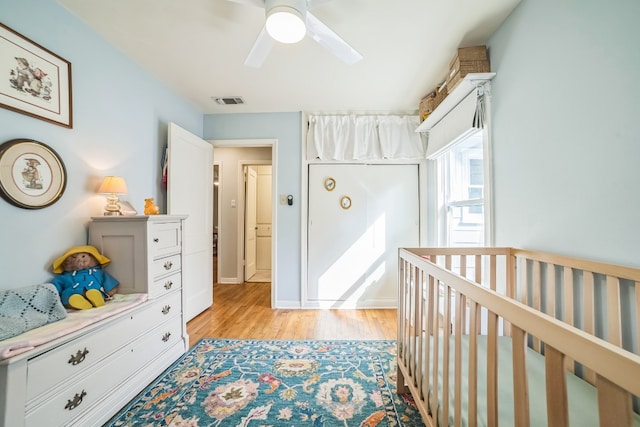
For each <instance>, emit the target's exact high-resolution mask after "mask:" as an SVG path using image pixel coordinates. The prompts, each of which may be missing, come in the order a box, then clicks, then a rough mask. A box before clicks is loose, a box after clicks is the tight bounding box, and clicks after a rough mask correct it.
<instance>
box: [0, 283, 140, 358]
mask: <svg viewBox="0 0 640 427" xmlns="http://www.w3.org/2000/svg"><path fill="white" fill-rule="evenodd" d="M146 300H147V294H116V295H114V298H113V299H112V300H111V301H107V303H106V304H105V305H104V306H102V307H96V308H92V309H90V310H68V314H67V317H66V318H64V319H62V320H59V321H57V322H53V323H49V324H46V325H44V326H40V327H39V328H35V329H32V330H30V331H27V332H25V333H23V334H20V335H17V336H15V337H12V338H9V339H6V340H4V341H0V361H1V360H4V359H8V358H10V357H13V356H15V355H17V354H21V353H25V352H27V351H29V350H31V349H33V348H35V347H37V346H40V345H42V344H45V343H47V342H49V341H53V340H55V339H57V338H60V337H62V336H64V335H67V334H70V333H72V332H75V331H77V330H79V329H82V328H84V327H86V326H89V325H91V324H93V323H96V322H99V321H101V320H103V319H106V318H107V317H111V316H113V315H115V314H118V313H121V312H123V311H125V310H128V309H130V308H131V307H134V306H136V305H138V304H141V303H143V302H145V301H146Z"/></svg>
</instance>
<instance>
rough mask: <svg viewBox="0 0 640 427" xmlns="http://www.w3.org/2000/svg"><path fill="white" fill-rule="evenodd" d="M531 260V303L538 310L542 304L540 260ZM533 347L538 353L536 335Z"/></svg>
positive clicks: (538, 343)
mask: <svg viewBox="0 0 640 427" xmlns="http://www.w3.org/2000/svg"><path fill="white" fill-rule="evenodd" d="M531 262H532V269H533V272H532V281H531V287H532V289H531V300H532V301H531V303H532V307H533V308H535V309H536V310H538V311H542V310H541V305H542V296H541V295H540V287H539V285H540V283H541V282H540V280H541V275H540V262H539V261H531ZM533 349H534V350H535V351H537V352H538V353H540V340H539V339H538V338H537V337H533Z"/></svg>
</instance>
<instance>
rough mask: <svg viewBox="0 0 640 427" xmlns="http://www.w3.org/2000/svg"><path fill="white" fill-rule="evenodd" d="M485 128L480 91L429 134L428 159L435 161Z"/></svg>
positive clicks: (443, 119) (459, 105) (465, 100)
mask: <svg viewBox="0 0 640 427" xmlns="http://www.w3.org/2000/svg"><path fill="white" fill-rule="evenodd" d="M483 126H484V102H483V99H482V96H480V97H479V95H478V89H474V90H472V91H471V93H470V94H469V95H467V97H466V98H464V99H463V100H462V101H460V103H459V104H458V105H456V106H455V107H454V108H453V109H452V110H451V111H450V112H449V113H447V115H446V116H444V117H443V118H442V120H440V121H439V122H438V123H436V124H435V125H434V126H433V127H432V128H431V129H430V130H429V132H428V139H427V141H428V143H427V158H428V159H434V158H436V157H438V156H439V155H441V154H442V153H443V152H444V151H445V150H447V149H448V148H450V147H452V146H453V145H455V144H456V143H457V142H458V141H462V140H464V139H466V138H468V137H470V136H471V135H473V134H474V133H476V132H477V131H478V130H480V129H481V128H482V127H483Z"/></svg>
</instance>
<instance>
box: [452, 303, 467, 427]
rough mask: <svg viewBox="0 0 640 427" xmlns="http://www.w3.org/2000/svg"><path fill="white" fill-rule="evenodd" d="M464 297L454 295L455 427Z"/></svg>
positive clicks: (459, 394)
mask: <svg viewBox="0 0 640 427" xmlns="http://www.w3.org/2000/svg"><path fill="white" fill-rule="evenodd" d="M465 301H466V297H465V296H464V295H462V294H457V295H456V321H455V325H456V328H455V361H454V363H455V367H454V373H455V374H454V391H453V396H454V405H455V407H454V419H455V427H460V426H461V425H462V333H463V331H462V327H463V326H462V325H463V323H462V312H463V311H464V308H463V307H465V306H466V303H465Z"/></svg>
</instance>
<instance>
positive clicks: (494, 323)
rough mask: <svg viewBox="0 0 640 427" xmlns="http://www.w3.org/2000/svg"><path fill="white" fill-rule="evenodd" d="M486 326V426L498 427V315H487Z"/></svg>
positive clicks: (490, 313)
mask: <svg viewBox="0 0 640 427" xmlns="http://www.w3.org/2000/svg"><path fill="white" fill-rule="evenodd" d="M488 317H489V319H488V322H487V323H488V325H487V424H488V425H490V426H497V425H498V336H497V335H498V315H497V314H495V313H492V312H489V313H488Z"/></svg>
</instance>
